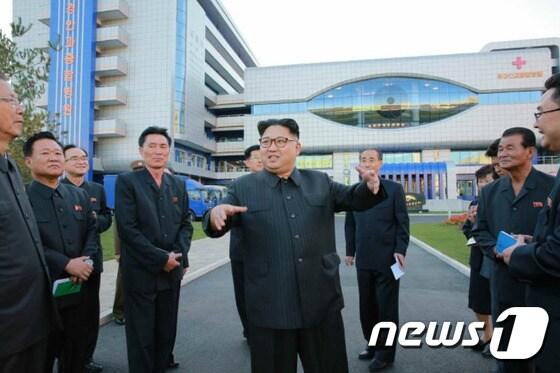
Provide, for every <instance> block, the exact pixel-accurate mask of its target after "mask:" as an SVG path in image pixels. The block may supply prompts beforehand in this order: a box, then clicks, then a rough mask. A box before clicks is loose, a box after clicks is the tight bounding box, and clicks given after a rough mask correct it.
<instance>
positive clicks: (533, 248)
mask: <svg viewBox="0 0 560 373" xmlns="http://www.w3.org/2000/svg"><path fill="white" fill-rule="evenodd" d="M545 90H546V91H545V92H544V94H543V95H542V97H541V101H540V103H539V106H538V107H537V110H538V111H537V112H536V113H535V119H536V122H535V128H537V129H538V130H539V132H540V133H541V134H542V135H543V137H542V146H543V147H544V148H546V149H548V150H549V151H553V152H557V153H558V152H560V74H556V75H553V76H552V77H550V78H549V79H548V80H547V81H546V82H545ZM544 206H545V208H544V211H543V213H542V214H541V216H540V220H539V224H538V225H537V227H536V228H535V232H534V238H533V237H530V236H521V235H520V236H519V237H518V239H519V242H518V243H517V244H516V245H514V246H513V247H511V248H508V249H507V250H505V251H504V253H503V259H504V261H505V262H506V263H507V264H508V265H509V271H510V273H511V274H512V275H513V276H516V277H519V278H521V279H524V280H528V281H529V285H528V290H527V306H532V307H541V308H543V309H544V310H546V311H547V312H548V316H549V325H548V329H547V332H546V336H545V339H544V345H543V347H542V349H541V351H540V352H539V353H538V354H537V355H536V357H535V365H536V371H537V372H539V373H540V372H546V373H549V372H550V373H552V372H557V371H558V367H559V366H560V354H558V346H559V345H560V214H559V213H558V209H559V208H560V173H559V174H558V175H557V176H556V181H555V183H554V188H553V189H552V192H551V193H550V195H549V197H548V198H547V199H546V201H545V203H544ZM525 241H527V242H526V243H527V244H525V245H523V243H525Z"/></svg>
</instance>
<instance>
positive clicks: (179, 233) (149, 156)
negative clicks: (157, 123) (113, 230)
mask: <svg viewBox="0 0 560 373" xmlns="http://www.w3.org/2000/svg"><path fill="white" fill-rule="evenodd" d="M22 125H23V107H22V105H21V104H20V102H19V101H18V98H17V96H16V94H15V93H14V91H13V90H12V88H11V86H10V84H9V82H8V81H7V79H6V77H4V76H3V75H0V233H1V235H0V247H1V248H2V250H0V334H1V335H2V338H3V340H4V341H9V343H2V344H1V346H0V372H2V373H4V372H30V373H34V372H51V371H52V370H53V366H54V361H55V359H56V360H57V362H58V363H57V365H58V371H59V372H69V373H81V372H99V371H101V370H102V369H103V367H101V366H100V365H99V364H96V363H95V362H93V360H92V357H93V352H94V349H95V345H96V341H97V335H98V328H99V286H100V273H101V271H102V268H103V267H102V262H103V258H102V250H101V246H100V237H99V234H100V233H101V232H103V231H105V230H107V229H108V228H109V227H110V226H111V223H112V212H111V210H110V209H109V208H107V204H106V198H105V193H104V189H103V187H102V186H101V185H98V184H96V183H93V182H89V181H86V175H87V173H88V171H89V163H88V154H87V152H86V150H84V149H81V148H79V147H76V146H74V145H68V146H66V147H63V146H62V144H61V143H60V142H59V141H58V140H57V139H56V138H55V136H54V135H53V134H52V133H50V132H39V133H36V134H34V135H32V136H31V137H30V138H29V139H27V141H26V142H25V144H24V147H23V153H24V157H25V164H26V166H27V167H28V168H29V169H30V171H31V175H32V178H33V181H32V182H31V183H30V184H29V185H28V187H27V189H26V188H25V187H24V186H23V183H22V179H21V176H20V174H19V171H18V168H17V166H16V165H15V163H14V162H13V161H12V160H11V159H10V158H9V156H8V147H9V145H10V143H11V142H12V141H13V140H14V139H15V138H16V137H18V136H20V135H21V133H22ZM170 145H171V138H170V137H169V135H168V134H167V131H166V130H165V129H162V128H157V127H149V128H147V129H146V130H145V131H144V132H143V133H142V134H141V136H140V139H139V146H140V154H141V155H142V157H143V161H144V162H145V168H144V169H142V170H141V171H137V172H132V173H127V174H123V175H121V176H120V177H119V178H118V181H117V196H118V197H117V201H118V202H117V206H116V215H117V225H118V226H119V232H120V239H121V242H122V264H123V273H124V278H125V286H124V288H125V289H124V296H125V298H126V304H127V306H126V308H125V309H126V314H127V320H128V322H127V327H126V331H127V346H128V352H129V353H128V356H129V366H130V370H131V371H134V372H150V373H151V372H163V371H164V370H165V369H167V368H168V367H169V366H170V359H171V358H172V351H173V344H174V342H175V333H176V329H177V308H178V296H179V287H180V282H181V279H182V277H183V275H184V273H185V272H186V270H187V268H188V259H187V252H188V249H189V247H190V240H191V236H192V225H191V222H190V215H189V209H188V196H187V193H186V189H185V184H184V182H182V181H181V180H180V179H178V178H175V177H173V176H171V175H168V174H166V173H164V170H165V166H166V164H167V162H168V159H169V149H170ZM64 173H66V177H65V178H62V175H63V174H64ZM55 280H56V281H55ZM61 284H66V285H63V286H60V285H61ZM70 284H71V285H72V286H71V287H70V286H68V285H70ZM59 286H60V287H59ZM63 287H65V289H66V290H65V291H62V292H59V290H60V289H61V288H63ZM53 289H54V291H53ZM53 293H54V294H55V296H53ZM59 294H60V296H58V295H59ZM174 365H175V366H176V365H177V364H174Z"/></svg>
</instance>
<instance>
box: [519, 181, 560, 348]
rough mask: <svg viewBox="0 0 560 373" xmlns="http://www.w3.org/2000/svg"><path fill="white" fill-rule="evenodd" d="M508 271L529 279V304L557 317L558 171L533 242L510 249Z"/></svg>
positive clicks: (559, 291) (559, 260) (559, 265)
mask: <svg viewBox="0 0 560 373" xmlns="http://www.w3.org/2000/svg"><path fill="white" fill-rule="evenodd" d="M510 271H511V273H512V274H513V275H514V276H517V277H519V278H522V279H525V280H528V281H530V286H529V294H528V303H529V305H532V306H539V307H543V308H544V309H545V310H546V311H547V312H548V313H549V316H550V317H551V318H556V319H558V318H560V174H559V175H557V176H556V182H555V185H554V188H553V189H552V192H551V193H550V196H549V197H548V198H547V201H546V202H545V208H544V209H543V211H542V213H541V215H540V216H539V224H538V226H537V227H536V229H535V235H534V237H533V243H531V244H528V245H525V246H521V247H518V248H517V249H515V250H514V252H513V254H512V256H511V262H510ZM556 337H557V338H556V340H558V341H559V343H560V338H558V336H556Z"/></svg>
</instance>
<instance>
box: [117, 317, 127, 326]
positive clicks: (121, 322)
mask: <svg viewBox="0 0 560 373" xmlns="http://www.w3.org/2000/svg"><path fill="white" fill-rule="evenodd" d="M115 324H117V325H124V324H126V321H125V320H124V317H123V318H118V317H115Z"/></svg>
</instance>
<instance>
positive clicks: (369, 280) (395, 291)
mask: <svg viewBox="0 0 560 373" xmlns="http://www.w3.org/2000/svg"><path fill="white" fill-rule="evenodd" d="M360 164H361V165H362V166H363V167H364V168H366V169H368V170H374V171H375V172H377V173H378V172H379V169H380V168H381V166H382V165H383V153H382V152H381V150H379V149H368V150H365V151H363V152H362V153H361V154H360ZM381 185H383V189H384V190H385V192H386V193H387V199H386V200H385V201H383V202H381V203H380V204H378V205H377V206H375V207H372V208H371V209H368V210H366V211H359V212H348V213H347V214H346V222H345V236H346V264H347V265H353V264H354V258H356V272H357V275H358V292H359V296H360V322H361V325H362V333H363V336H364V339H365V340H366V341H369V338H370V336H371V331H372V330H373V327H374V326H375V325H376V324H377V323H378V322H381V321H392V322H394V323H395V324H397V325H398V323H399V280H396V279H395V277H394V276H393V273H392V272H391V265H392V264H393V263H395V257H396V258H397V259H398V261H399V264H400V265H401V266H403V267H404V265H405V255H406V250H407V248H408V242H409V239H410V228H409V225H410V224H409V218H408V211H407V209H406V199H405V196H404V189H403V187H402V186H401V184H399V183H397V182H394V181H391V180H387V179H383V180H381ZM385 338H386V337H385V335H384V336H383V337H382V338H381V342H383V343H384V342H385ZM395 353H396V349H395V347H394V346H393V347H388V348H383V347H376V346H367V347H366V349H365V350H364V351H363V352H361V353H360V354H359V355H358V358H359V359H361V360H367V359H369V360H372V361H371V363H370V365H369V370H370V372H376V371H380V370H383V369H385V368H387V367H389V366H390V365H391V364H393V362H394V360H395Z"/></svg>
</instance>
